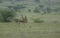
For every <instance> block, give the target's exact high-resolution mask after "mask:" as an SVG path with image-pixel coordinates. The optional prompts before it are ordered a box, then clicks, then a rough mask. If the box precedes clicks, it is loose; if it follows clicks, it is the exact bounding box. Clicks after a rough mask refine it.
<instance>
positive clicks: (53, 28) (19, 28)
mask: <svg viewBox="0 0 60 38" xmlns="http://www.w3.org/2000/svg"><path fill="white" fill-rule="evenodd" d="M34 15H35V14H34ZM34 15H32V14H30V17H29V15H28V17H29V18H32V16H33V17H40V18H41V19H43V20H44V19H45V22H44V23H32V22H28V23H26V24H22V23H21V24H17V23H15V22H12V23H0V38H60V21H59V19H60V17H59V16H60V15H38V14H36V15H35V16H34ZM37 15H38V16H37ZM53 20H54V21H58V22H56V23H55V22H54V21H53ZM30 21H31V20H30Z"/></svg>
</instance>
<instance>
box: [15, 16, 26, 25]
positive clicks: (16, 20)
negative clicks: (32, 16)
mask: <svg viewBox="0 0 60 38" xmlns="http://www.w3.org/2000/svg"><path fill="white" fill-rule="evenodd" d="M15 22H16V23H19V24H20V23H27V16H25V17H23V15H21V19H15Z"/></svg>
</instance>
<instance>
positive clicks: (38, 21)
mask: <svg viewBox="0 0 60 38" xmlns="http://www.w3.org/2000/svg"><path fill="white" fill-rule="evenodd" d="M43 22H44V21H43V20H41V19H39V18H37V19H34V23H43Z"/></svg>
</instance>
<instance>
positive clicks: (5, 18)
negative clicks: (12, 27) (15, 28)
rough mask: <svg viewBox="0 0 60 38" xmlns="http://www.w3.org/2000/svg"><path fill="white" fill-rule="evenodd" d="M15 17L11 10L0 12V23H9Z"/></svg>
mask: <svg viewBox="0 0 60 38" xmlns="http://www.w3.org/2000/svg"><path fill="white" fill-rule="evenodd" d="M14 16H15V12H14V11H13V10H12V9H4V10H0V22H10V21H11V20H10V19H12V18H13V17H14Z"/></svg>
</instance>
